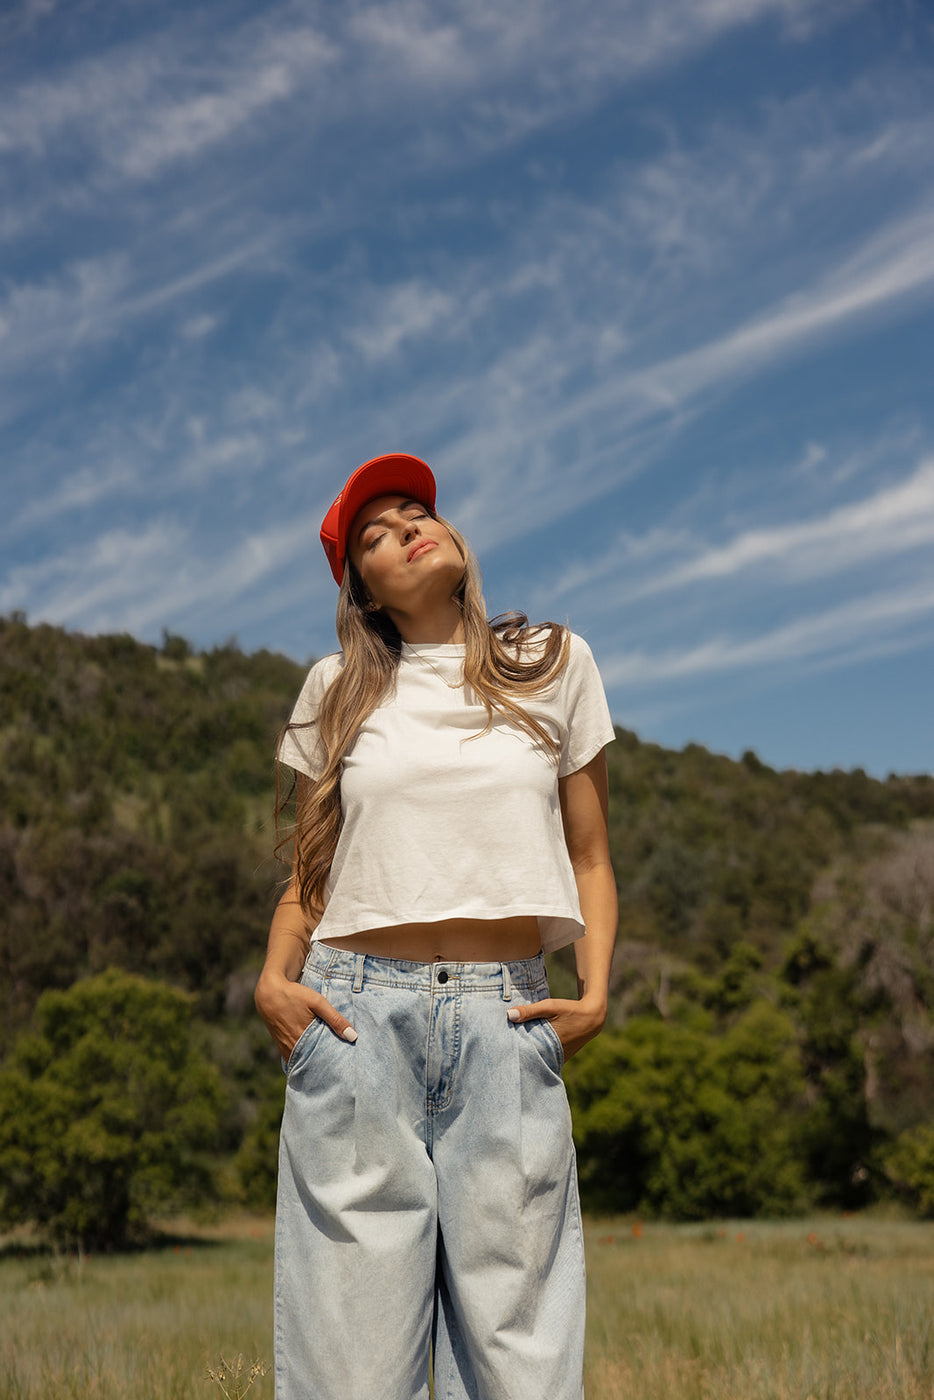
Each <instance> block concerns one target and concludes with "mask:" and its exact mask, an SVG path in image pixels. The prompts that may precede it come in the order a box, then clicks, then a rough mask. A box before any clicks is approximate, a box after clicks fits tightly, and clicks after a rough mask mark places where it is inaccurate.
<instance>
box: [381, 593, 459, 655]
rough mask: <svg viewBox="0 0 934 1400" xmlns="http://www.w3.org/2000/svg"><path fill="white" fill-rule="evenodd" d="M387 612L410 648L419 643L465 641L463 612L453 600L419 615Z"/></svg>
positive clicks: (394, 610) (443, 643)
mask: <svg viewBox="0 0 934 1400" xmlns="http://www.w3.org/2000/svg"><path fill="white" fill-rule="evenodd" d="M387 612H389V615H390V617H391V618H392V620H393V622H394V623H395V624H396V626H397V627H398V629H399V635H400V637H401V638H402V640H403V641H404V642H408V643H409V645H410V646H418V644H419V642H423V643H425V644H427V645H432V644H441V645H445V644H447V643H450V642H463V641H464V640H465V636H464V619H463V616H462V615H461V610H460V608H459V607H458V606H457V604H456V603H454V602H453V601H452V600H451V599H448V600H447V601H446V602H445V603H444V604H442V605H440V606H439V607H437V608H432V609H430V610H426V611H424V612H422V611H420V612H418V613H417V614H415V613H403V612H400V611H398V610H397V609H393V610H392V611H391V612H390V611H389V609H388V608H387Z"/></svg>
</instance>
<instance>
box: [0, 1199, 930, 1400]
mask: <svg viewBox="0 0 934 1400" xmlns="http://www.w3.org/2000/svg"><path fill="white" fill-rule="evenodd" d="M588 1276H589V1288H590V1304H589V1315H588V1332H589V1340H588V1370H587V1400H932V1397H934V1225H923V1224H912V1223H909V1222H903V1221H886V1220H882V1219H874V1218H868V1217H856V1218H852V1219H841V1218H820V1219H811V1220H808V1221H795V1222H790V1223H786V1224H767V1223H748V1222H747V1223H743V1224H727V1225H711V1226H662V1225H652V1224H646V1225H640V1224H638V1223H633V1222H632V1221H605V1220H604V1221H592V1222H590V1223H589V1225H588ZM271 1290H272V1232H271V1225H270V1222H268V1221H266V1220H259V1221H257V1220H240V1221H235V1222H230V1223H228V1224H227V1225H225V1226H224V1227H222V1228H218V1229H216V1230H213V1231H199V1232H197V1234H194V1233H192V1234H185V1235H184V1236H180V1237H179V1238H178V1239H177V1242H174V1243H173V1242H169V1243H168V1244H167V1245H166V1246H165V1247H163V1248H161V1249H158V1250H154V1251H152V1252H150V1253H147V1254H140V1255H136V1256H126V1257H121V1258H89V1259H81V1260H74V1259H67V1258H56V1257H53V1256H49V1255H42V1254H37V1253H33V1252H30V1251H28V1250H27V1249H26V1248H25V1247H23V1248H22V1249H20V1248H19V1247H17V1246H16V1245H15V1244H12V1245H10V1244H8V1245H7V1247H6V1249H5V1250H4V1251H3V1254H2V1257H0V1317H2V1319H3V1324H2V1330H0V1400H91V1397H93V1400H130V1397H132V1398H133V1400H191V1398H193V1397H201V1400H212V1397H218V1398H219V1397H220V1396H221V1395H222V1390H221V1389H220V1387H219V1386H218V1384H217V1383H216V1382H215V1381H212V1380H211V1379H210V1376H209V1374H208V1372H209V1369H214V1370H215V1371H217V1370H218V1368H219V1365H220V1360H221V1358H222V1357H224V1358H227V1359H228V1360H229V1361H235V1360H236V1358H237V1356H238V1355H242V1356H243V1357H244V1359H245V1370H244V1374H243V1376H242V1377H241V1379H240V1382H239V1383H236V1382H235V1383H233V1384H228V1391H229V1394H230V1395H231V1396H233V1395H236V1394H237V1393H238V1389H239V1391H240V1392H241V1393H242V1392H243V1389H244V1384H245V1381H246V1379H247V1374H248V1371H249V1366H250V1363H251V1362H252V1361H253V1360H254V1359H257V1360H261V1361H265V1362H267V1363H271V1361H272V1340H271V1308H270V1298H271ZM248 1393H249V1396H250V1400H264V1398H265V1400H271V1397H272V1394H273V1386H272V1376H271V1374H269V1375H266V1376H265V1377H261V1376H258V1377H257V1378H256V1380H255V1382H254V1384H253V1385H252V1388H251V1389H250V1390H249V1392H248ZM347 1400H354V1398H353V1397H352V1396H350V1395H348V1397H347ZM387 1400H393V1397H392V1395H391V1391H390V1390H387Z"/></svg>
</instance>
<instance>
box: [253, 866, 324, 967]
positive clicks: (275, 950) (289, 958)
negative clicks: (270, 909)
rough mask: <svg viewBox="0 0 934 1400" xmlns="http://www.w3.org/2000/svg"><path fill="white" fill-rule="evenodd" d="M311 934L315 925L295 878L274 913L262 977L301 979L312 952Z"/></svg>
mask: <svg viewBox="0 0 934 1400" xmlns="http://www.w3.org/2000/svg"><path fill="white" fill-rule="evenodd" d="M311 934H312V926H311V925H310V924H309V922H308V919H307V918H306V916H305V911H304V910H303V909H302V906H301V903H300V902H299V897H298V888H297V885H296V882H295V881H294V880H291V881H290V882H289V886H288V889H287V890H286V891H285V893H284V894H283V896H282V898H281V899H280V900H279V903H278V904H277V905H276V911H275V913H274V914H273V916H272V923H271V925H270V928H269V940H268V942H267V944H266V961H265V963H264V964H263V971H262V973H261V980H262V979H263V978H265V979H267V980H269V979H270V978H276V977H285V978H286V979H287V980H288V981H289V982H297V981H298V979H299V977H300V976H301V975H302V968H303V967H304V965H305V958H306V957H307V956H308V949H309V947H310V945H311Z"/></svg>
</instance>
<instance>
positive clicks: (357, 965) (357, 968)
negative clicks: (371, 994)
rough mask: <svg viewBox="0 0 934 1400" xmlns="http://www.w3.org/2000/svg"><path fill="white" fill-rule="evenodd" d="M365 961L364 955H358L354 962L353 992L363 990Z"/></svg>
mask: <svg viewBox="0 0 934 1400" xmlns="http://www.w3.org/2000/svg"><path fill="white" fill-rule="evenodd" d="M363 960H364V954H363V953H357V954H356V955H355V957H354V962H353V990H354V991H355V992H359V991H362V989H363Z"/></svg>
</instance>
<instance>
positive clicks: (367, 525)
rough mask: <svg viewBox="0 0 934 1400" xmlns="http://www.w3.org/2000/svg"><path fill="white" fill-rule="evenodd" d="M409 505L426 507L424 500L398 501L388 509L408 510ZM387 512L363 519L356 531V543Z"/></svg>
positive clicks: (381, 521)
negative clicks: (369, 518)
mask: <svg viewBox="0 0 934 1400" xmlns="http://www.w3.org/2000/svg"><path fill="white" fill-rule="evenodd" d="M410 506H418V507H419V509H420V510H426V509H427V507H426V506H425V504H424V502H422V501H400V503H399V505H397V506H390V507H389V509H390V510H408V509H409V507H410ZM387 514H388V512H387V511H381V512H380V514H379V515H374V516H373V519H372V520H364V522H363V524H362V525H361V526H360V528H359V530H358V531H357V544H359V543H360V541H361V540H362V539H363V536H364V535H365V534H366V532H367V530H368V529H369V528H370V526H371V525H382V523H383V520H384V519H385V517H386V515H387Z"/></svg>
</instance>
